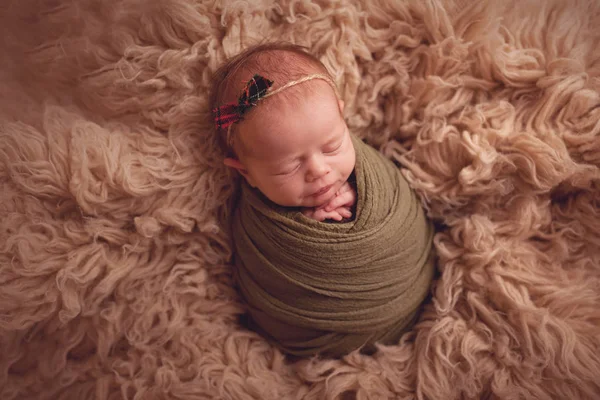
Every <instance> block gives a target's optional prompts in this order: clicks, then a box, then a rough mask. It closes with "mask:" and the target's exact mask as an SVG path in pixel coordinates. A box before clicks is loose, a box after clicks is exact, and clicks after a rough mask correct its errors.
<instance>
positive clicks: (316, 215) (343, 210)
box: [302, 207, 352, 222]
mask: <svg viewBox="0 0 600 400" xmlns="http://www.w3.org/2000/svg"><path fill="white" fill-rule="evenodd" d="M302 214H304V215H306V216H307V217H308V218H312V219H316V220H317V221H319V222H323V221H325V220H326V219H333V220H334V221H341V220H343V219H344V218H351V217H352V211H350V208H349V207H340V208H337V209H335V210H332V211H325V209H323V208H305V209H304V210H302Z"/></svg>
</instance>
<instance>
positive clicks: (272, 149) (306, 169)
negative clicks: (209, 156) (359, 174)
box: [211, 44, 356, 207]
mask: <svg viewBox="0 0 600 400" xmlns="http://www.w3.org/2000/svg"><path fill="white" fill-rule="evenodd" d="M255 75H260V76H261V77H264V78H266V79H267V80H269V81H272V86H271V87H270V88H268V89H267V90H266V96H265V92H264V91H262V92H261V93H262V95H261V96H260V100H258V101H254V103H255V105H254V106H251V107H250V108H248V109H247V111H245V112H244V113H243V116H242V117H241V119H240V120H239V121H237V116H235V115H234V116H233V119H234V120H236V122H233V123H232V124H231V125H229V126H225V125H224V126H223V127H221V129H218V130H219V132H218V134H219V135H220V141H221V144H222V146H223V149H224V150H225V151H226V152H227V157H226V158H225V164H226V165H227V166H229V167H231V168H234V169H236V170H237V171H239V173H240V174H241V175H242V176H243V177H244V178H245V179H246V181H247V182H248V183H249V184H250V185H251V186H253V187H256V188H257V189H258V190H260V191H261V192H262V193H263V194H264V195H265V196H266V197H267V198H269V199H270V200H271V201H273V202H274V203H277V204H279V205H282V206H290V207H316V206H319V205H322V204H325V203H326V202H328V201H329V200H330V199H331V198H333V197H334V196H335V193H336V191H337V190H338V189H339V188H340V187H341V186H342V185H343V184H344V182H346V180H347V179H348V177H349V176H350V174H351V173H352V170H353V169H354V164H355V157H356V156H355V153H354V146H353V144H352V140H351V138H350V133H349V132H348V127H347V126H346V123H345V121H344V119H343V116H342V111H343V107H344V103H343V102H342V101H341V100H340V99H339V97H338V95H337V91H336V90H335V84H334V83H333V80H332V79H331V76H330V75H329V73H328V72H327V69H326V68H325V66H324V65H323V64H322V63H321V62H320V61H319V60H317V59H316V58H315V57H313V56H312V55H310V54H308V53H307V52H305V51H304V49H303V48H302V47H300V46H295V45H291V44H266V45H260V46H256V47H253V48H250V49H248V50H246V51H244V52H243V53H241V54H239V55H238V56H236V57H234V58H233V59H231V60H230V61H228V62H227V63H226V64H225V65H224V66H222V67H221V68H220V69H219V70H218V71H217V72H216V74H215V77H214V86H213V90H212V93H211V108H212V109H219V110H220V111H222V112H226V113H230V112H231V108H230V109H229V110H227V111H226V110H225V109H224V108H223V107H222V106H224V105H226V104H230V103H235V104H238V99H239V97H240V95H242V93H243V92H244V91H245V88H246V87H247V83H248V82H250V81H251V80H252V79H253V77H254V76H255ZM252 82H253V83H254V85H255V86H254V89H257V86H256V85H258V86H259V87H260V88H265V89H266V88H267V87H268V86H261V84H264V83H265V81H261V78H260V77H258V78H257V80H253V81H252ZM266 85H268V82H267V83H266ZM283 86H286V87H285V88H282V87H283ZM280 88H282V89H281V91H278V89H280ZM219 107H221V108H219ZM233 114H236V112H234V113H233Z"/></svg>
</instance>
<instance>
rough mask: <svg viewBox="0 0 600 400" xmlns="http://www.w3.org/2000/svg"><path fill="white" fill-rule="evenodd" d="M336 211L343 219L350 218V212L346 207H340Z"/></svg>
mask: <svg viewBox="0 0 600 400" xmlns="http://www.w3.org/2000/svg"><path fill="white" fill-rule="evenodd" d="M336 211H337V212H338V214H340V215H341V216H342V217H344V218H352V211H350V209H349V208H348V207H340V208H338V209H337V210H336Z"/></svg>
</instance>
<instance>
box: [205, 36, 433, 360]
mask: <svg viewBox="0 0 600 400" xmlns="http://www.w3.org/2000/svg"><path fill="white" fill-rule="evenodd" d="M211 103H212V105H213V113H214V121H215V125H216V128H217V131H218V135H219V139H220V142H221V144H222V147H223V150H224V151H225V152H226V154H227V155H226V158H225V161H224V162H225V164H226V165H227V166H229V167H231V168H232V169H234V170H236V171H238V172H239V174H240V175H241V176H242V177H243V178H244V179H242V188H241V193H240V198H239V200H238V202H237V204H236V209H235V213H234V218H233V224H232V236H233V244H234V250H235V251H234V260H235V278H236V282H237V284H238V286H239V288H240V292H241V294H242V296H243V298H244V299H245V300H246V302H247V305H248V309H249V316H250V323H251V326H252V328H253V329H255V330H257V331H258V332H259V333H261V334H262V335H264V336H265V337H266V338H268V339H269V340H271V341H272V342H273V343H274V344H276V345H277V346H278V347H279V348H280V349H282V350H283V351H284V352H286V353H289V354H294V355H300V356H309V355H315V354H321V355H325V356H342V355H345V354H347V353H349V352H351V351H353V350H355V349H359V348H360V349H363V350H369V351H370V350H373V349H374V345H375V344H376V343H382V344H393V343H397V342H398V340H399V338H400V336H401V335H402V334H403V333H404V332H406V331H407V330H408V329H410V327H411V325H412V323H413V322H414V321H415V319H416V317H417V315H418V311H419V308H420V305H421V303H422V302H423V300H424V299H425V297H426V296H427V293H428V292H429V286H430V283H431V280H432V276H433V270H434V264H433V252H432V245H431V243H432V237H433V229H432V226H431V224H430V223H429V222H428V221H427V219H426V218H425V215H424V212H423V209H422V207H421V206H420V202H419V200H418V198H417V197H416V195H415V193H414V192H413V191H412V190H411V188H410V187H409V186H408V183H407V182H406V181H405V180H404V178H403V177H402V175H401V174H400V171H399V170H398V168H396V167H395V166H394V164H393V163H392V162H390V161H389V160H387V159H385V158H384V157H383V156H382V155H381V154H380V153H378V152H377V151H376V150H375V149H373V148H371V147H369V146H368V145H366V144H365V143H363V142H362V141H361V140H360V139H358V138H357V137H356V136H354V135H352V134H351V133H350V132H349V130H348V126H347V125H346V122H345V121H344V118H343V115H342V112H343V108H344V103H343V101H342V100H340V98H339V96H338V93H337V90H336V86H335V84H334V82H333V80H332V79H331V77H330V75H329V73H328V72H327V69H326V68H325V67H324V65H323V64H322V63H321V62H320V61H319V60H318V59H316V58H315V57H313V56H311V55H310V54H309V53H307V52H305V51H304V49H303V48H301V47H299V46H295V45H291V44H266V45H260V46H256V47H253V48H250V49H248V50H246V51H244V52H243V53H241V54H239V55H238V56H236V57H234V58H233V59H231V60H229V61H228V62H227V63H226V64H225V65H224V66H222V67H221V68H220V69H219V70H218V71H217V72H216V74H215V77H214V87H213V91H212V94H211Z"/></svg>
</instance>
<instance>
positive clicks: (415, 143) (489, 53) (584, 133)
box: [0, 0, 600, 400]
mask: <svg viewBox="0 0 600 400" xmlns="http://www.w3.org/2000/svg"><path fill="white" fill-rule="evenodd" d="M0 16H1V17H0V30H1V32H0V33H1V34H2V35H1V38H2V39H1V40H2V42H1V43H0V55H1V60H2V64H1V66H0V95H1V96H0V102H1V106H0V185H1V188H0V199H1V200H0V398H2V399H3V400H8V399H19V400H20V399H25V400H29V399H77V400H79V399H121V398H126V399H184V400H187V399H349V398H357V399H395V398H398V399H597V398H600V251H599V248H600V45H599V43H600V28H599V27H600V4H599V3H598V1H596V0H588V1H586V0H564V1H561V0H518V1H517V0H514V1H510V0H498V1H496V0H489V2H486V1H483V0H474V1H472V2H471V1H468V0H463V1H456V2H454V3H453V2H452V0H364V1H351V0H335V1H333V0H318V1H314V2H311V1H308V0H281V1H275V0H257V1H254V0H252V1H250V0H231V1H229V0H224V1H222V2H219V1H214V2H213V1H205V0H161V1H151V0H126V1H125V0H78V1H73V0H43V1H42V0H39V1H35V0H3V1H2V3H1V4H0ZM263 39H285V40H289V41H293V42H296V43H299V44H302V45H306V46H308V47H310V49H311V50H312V52H314V54H316V55H317V56H318V57H320V58H321V60H323V62H324V63H325V65H326V66H327V67H328V68H329V69H330V70H331V72H332V73H333V75H334V77H335V79H336V83H337V84H338V86H339V88H340V93H341V95H342V97H343V99H344V100H345V102H346V109H345V115H346V117H347V120H348V123H349V125H350V127H351V129H352V130H353V131H354V132H356V133H357V134H358V135H360V136H361V137H363V138H365V139H367V141H368V142H369V143H370V144H372V145H373V146H375V147H377V148H379V149H381V150H382V151H383V152H384V153H385V154H386V155H388V156H389V157H391V158H393V159H395V160H397V161H399V162H400V163H401V164H402V165H403V166H404V167H405V172H406V174H407V176H408V178H409V179H410V181H411V183H412V185H413V186H414V187H415V188H416V189H417V190H418V192H419V194H420V195H421V196H422V198H423V200H424V202H425V204H426V207H427V210H428V212H429V215H430V216H431V218H433V219H434V220H435V221H436V224H437V226H438V234H437V236H436V240H435V246H436V248H437V252H438V254H439V257H440V259H439V263H438V268H439V277H438V278H437V279H436V282H435V285H434V287H433V288H432V297H431V299H430V300H429V301H428V302H427V306H426V310H425V312H424V313H423V315H422V316H421V318H420V320H419V322H418V324H417V326H416V327H415V328H414V330H413V331H412V332H411V333H409V334H407V335H406V336H405V337H403V339H402V341H401V342H400V343H399V344H398V345H396V346H389V347H384V348H381V349H380V351H379V352H378V353H377V354H375V355H374V356H366V355H360V354H358V353H354V354H351V355H349V356H347V357H345V358H343V359H341V360H333V359H311V360H291V359H288V358H286V357H284V356H282V355H281V354H280V353H279V352H278V351H276V350H275V349H274V348H273V347H272V346H270V345H269V344H268V343H266V342H265V341H264V340H263V339H262V338H261V337H259V336H258V335H256V334H254V333H252V332H249V331H247V330H245V329H244V328H243V327H242V325H241V324H240V316H241V315H243V314H244V307H243V305H242V304H241V303H240V302H239V300H238V297H237V294H236V291H235V289H234V288H233V286H232V282H231V265H230V264H229V260H230V256H231V246H230V243H229V237H228V233H227V229H226V222H227V219H228V217H229V213H228V211H227V200H228V199H229V198H230V196H231V193H232V185H231V184H230V180H229V178H228V175H227V171H226V170H225V168H224V167H223V166H222V164H221V156H220V155H219V153H218V151H217V143H216V140H215V138H214V136H213V132H212V130H211V129H210V125H209V124H208V123H207V122H206V117H207V112H208V110H207V88H208V86H209V84H210V75H211V72H213V71H214V70H215V69H216V68H217V67H218V65H219V64H220V63H221V62H222V61H223V60H225V58H226V57H227V56H231V55H234V54H236V53H237V52H238V51H239V50H240V49H243V48H245V47H246V46H248V45H251V44H253V43H256V42H257V41H260V40H263Z"/></svg>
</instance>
